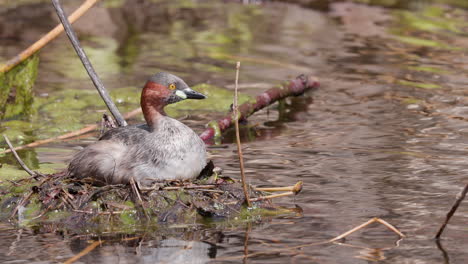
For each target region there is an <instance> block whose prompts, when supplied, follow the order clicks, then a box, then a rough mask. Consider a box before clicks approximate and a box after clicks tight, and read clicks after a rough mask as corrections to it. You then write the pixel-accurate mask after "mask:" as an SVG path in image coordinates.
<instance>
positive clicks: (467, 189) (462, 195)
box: [435, 183, 468, 239]
mask: <svg viewBox="0 0 468 264" xmlns="http://www.w3.org/2000/svg"><path fill="white" fill-rule="evenodd" d="M466 193H468V183H467V184H466V185H465V188H463V189H462V190H461V192H460V193H458V194H457V197H456V200H455V203H454V204H453V205H452V208H451V209H450V211H449V212H448V213H447V216H446V217H445V221H444V223H443V224H442V225H441V226H440V228H439V231H438V232H437V235H436V236H435V239H439V238H440V236H441V235H442V233H443V232H444V230H445V227H446V226H447V224H448V222H449V221H450V219H451V218H452V216H453V215H454V214H455V212H456V211H457V209H458V206H460V203H461V202H462V201H463V199H465V197H466Z"/></svg>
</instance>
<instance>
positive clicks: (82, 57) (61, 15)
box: [52, 0, 127, 126]
mask: <svg viewBox="0 0 468 264" xmlns="http://www.w3.org/2000/svg"><path fill="white" fill-rule="evenodd" d="M52 4H53V5H54V7H55V11H56V12H57V15H58V17H59V18H60V21H61V22H62V25H63V27H64V28H65V32H67V35H68V38H69V39H70V41H71V43H72V45H73V48H74V49H75V51H76V53H77V54H78V57H80V60H81V62H82V63H83V66H84V67H85V69H86V71H87V72H88V75H89V77H90V78H91V80H92V81H93V83H94V86H95V87H96V89H97V90H98V92H99V94H100V95H101V98H102V100H104V102H105V103H106V105H107V108H109V111H110V112H111V113H112V116H114V118H115V120H116V121H117V123H118V125H119V126H126V125H127V122H126V121H125V119H124V118H123V116H122V114H120V112H119V110H118V109H117V107H116V106H115V104H114V102H112V100H111V98H110V96H109V93H108V92H107V90H106V88H105V87H104V85H103V84H102V81H101V79H99V76H98V75H97V74H96V71H94V68H93V66H92V65H91V62H90V61H89V59H88V57H87V56H86V53H85V52H84V50H83V48H81V45H80V42H79V41H78V38H77V37H76V34H75V31H74V30H73V28H72V27H71V25H70V22H69V21H68V19H67V17H66V15H65V12H64V11H63V8H62V6H61V5H60V2H59V0H52Z"/></svg>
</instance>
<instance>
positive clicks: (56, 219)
mask: <svg viewBox="0 0 468 264" xmlns="http://www.w3.org/2000/svg"><path fill="white" fill-rule="evenodd" d="M215 171H216V170H215ZM210 172H211V173H209V174H208V175H209V176H202V177H200V178H199V179H197V180H195V181H192V182H182V181H172V182H163V183H155V184H154V185H153V186H151V187H142V186H139V185H138V184H136V183H135V182H133V181H132V182H131V183H130V184H127V185H123V184H120V185H107V186H96V185H95V184H93V182H92V181H91V179H83V180H77V179H72V178H68V177H66V175H65V172H60V173H56V174H51V175H40V176H35V177H32V178H28V179H23V180H19V181H16V182H11V185H4V186H1V190H0V191H1V192H2V198H1V206H2V208H3V210H2V214H3V218H9V219H10V220H17V221H18V222H19V223H20V224H23V225H24V224H27V225H31V226H34V225H41V226H42V225H44V224H45V223H47V224H49V225H50V224H52V225H53V226H54V227H53V229H55V230H57V229H62V228H64V229H73V230H74V231H75V232H79V230H82V231H85V232H90V231H92V230H94V231H97V232H105V231H109V230H112V231H114V232H115V231H116V229H121V230H125V229H128V228H130V229H132V228H135V227H136V226H138V225H141V224H145V225H147V224H151V225H187V224H194V223H208V222H210V223H212V222H222V221H225V220H228V221H231V222H232V221H237V222H246V221H258V220H261V219H262V218H263V217H265V216H272V215H280V214H291V213H297V209H293V210H291V209H286V208H282V207H278V206H275V205H274V204H273V203H272V202H271V200H270V199H268V195H267V193H265V192H262V191H257V190H256V189H255V188H253V187H251V188H249V189H250V197H251V198H250V200H251V201H253V203H252V207H249V208H247V206H245V201H246V199H245V195H244V193H243V189H242V184H240V183H239V182H238V181H235V180H233V179H231V178H228V177H222V176H220V175H218V173H216V172H213V170H212V167H211V170H210ZM202 175H203V174H202ZM205 175H206V172H205ZM299 191H300V189H299Z"/></svg>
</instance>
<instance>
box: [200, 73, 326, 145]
mask: <svg viewBox="0 0 468 264" xmlns="http://www.w3.org/2000/svg"><path fill="white" fill-rule="evenodd" d="M319 86H320V84H319V82H318V80H317V78H315V77H313V76H305V75H300V76H298V77H297V78H295V79H294V80H291V81H290V82H289V83H287V84H284V85H281V86H280V87H275V88H271V89H269V90H267V91H265V92H263V93H261V94H260V95H258V96H257V97H256V98H255V102H253V103H251V102H246V103H243V104H242V105H240V106H239V119H241V120H242V119H246V118H247V117H249V116H251V115H252V114H253V113H255V112H257V111H259V110H260V109H262V108H265V107H266V106H269V105H271V104H273V103H275V102H276V101H278V100H281V99H284V98H286V97H288V96H298V95H301V94H303V93H304V92H306V91H307V90H310V89H313V88H317V87H319ZM234 123H235V122H234V120H233V118H232V115H227V116H225V117H224V118H222V119H220V120H218V121H212V122H210V123H209V124H208V125H209V127H208V128H207V129H206V130H205V131H204V132H203V133H201V134H200V137H201V139H203V141H205V142H208V141H210V140H211V139H212V138H213V137H218V136H221V135H219V133H221V132H223V131H225V130H226V129H228V128H229V127H231V126H232V125H233V124H234Z"/></svg>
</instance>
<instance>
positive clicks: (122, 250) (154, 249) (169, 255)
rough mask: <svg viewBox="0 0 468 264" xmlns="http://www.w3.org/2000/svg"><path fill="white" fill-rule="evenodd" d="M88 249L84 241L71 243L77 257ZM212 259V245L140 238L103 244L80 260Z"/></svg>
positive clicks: (213, 254) (176, 261) (200, 263)
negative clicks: (127, 241)
mask: <svg viewBox="0 0 468 264" xmlns="http://www.w3.org/2000/svg"><path fill="white" fill-rule="evenodd" d="M86 246H88V243H87V242H86V241H81V240H74V241H72V243H71V244H70V247H71V250H72V251H73V252H74V253H75V254H78V253H80V252H82V250H83V249H84V248H86ZM215 257H216V246H215V245H213V244H211V243H207V242H203V241H186V240H181V239H176V238H170V237H169V238H161V239H160V240H148V241H146V240H145V239H144V238H142V239H138V240H134V241H131V242H129V243H125V242H123V241H120V242H116V243H106V242H104V243H103V244H102V245H101V246H100V247H98V248H96V249H95V250H94V251H93V252H92V253H91V254H89V255H87V256H85V257H83V258H82V259H81V260H82V261H85V262H87V263H88V262H89V263H126V262H134V261H136V262H138V263H196V264H202V263H208V262H209V261H210V260H211V259H213V258H215Z"/></svg>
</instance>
